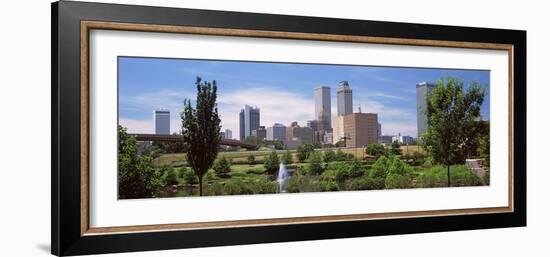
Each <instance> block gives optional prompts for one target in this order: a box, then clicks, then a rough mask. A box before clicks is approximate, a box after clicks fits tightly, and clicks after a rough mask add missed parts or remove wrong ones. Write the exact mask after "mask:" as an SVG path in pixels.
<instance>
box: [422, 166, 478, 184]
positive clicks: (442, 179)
mask: <svg viewBox="0 0 550 257" xmlns="http://www.w3.org/2000/svg"><path fill="white" fill-rule="evenodd" d="M447 179H448V178H447V167H446V166H442V165H437V166H433V167H431V168H430V169H428V170H426V171H424V174H422V175H421V176H420V180H421V182H422V186H423V187H446V186H447V183H448V182H447ZM480 185H483V181H482V180H481V179H480V178H479V177H478V176H477V175H476V174H474V173H473V172H472V171H471V170H470V169H469V168H468V167H466V165H452V166H451V186H453V187H459V186H480Z"/></svg>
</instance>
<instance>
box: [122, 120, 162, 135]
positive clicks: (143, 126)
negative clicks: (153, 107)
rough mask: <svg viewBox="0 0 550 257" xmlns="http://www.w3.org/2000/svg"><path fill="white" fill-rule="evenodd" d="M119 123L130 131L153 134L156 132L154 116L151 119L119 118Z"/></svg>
mask: <svg viewBox="0 0 550 257" xmlns="http://www.w3.org/2000/svg"><path fill="white" fill-rule="evenodd" d="M118 124H119V125H120V126H123V127H125V128H127V129H128V133H144V134H152V133H154V132H155V126H154V125H153V118H151V119H149V120H133V119H126V118H119V119H118Z"/></svg>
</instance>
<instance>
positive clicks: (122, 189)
mask: <svg viewBox="0 0 550 257" xmlns="http://www.w3.org/2000/svg"><path fill="white" fill-rule="evenodd" d="M152 160H153V158H151V157H150V156H139V155H138V147H137V140H136V138H135V137H133V136H128V134H127V132H126V128H124V127H122V126H120V125H119V126H118V197H119V198H122V199H132V198H147V197H154V196H156V195H157V193H158V192H159V190H160V188H161V187H162V184H163V181H162V175H163V174H162V173H160V172H159V171H157V170H155V169H153V168H152V167H151V161H152Z"/></svg>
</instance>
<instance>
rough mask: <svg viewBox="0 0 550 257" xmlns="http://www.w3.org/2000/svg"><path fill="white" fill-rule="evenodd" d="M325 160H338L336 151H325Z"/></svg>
mask: <svg viewBox="0 0 550 257" xmlns="http://www.w3.org/2000/svg"><path fill="white" fill-rule="evenodd" d="M323 160H324V161H325V162H332V161H336V153H335V152H334V151H333V150H327V151H325V154H324V158H323Z"/></svg>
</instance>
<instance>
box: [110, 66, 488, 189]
mask: <svg viewBox="0 0 550 257" xmlns="http://www.w3.org/2000/svg"><path fill="white" fill-rule="evenodd" d="M489 78H490V71H489V70H460V69H439V68H423V67H419V68H411V67H380V66H358V65H332V64H301V63H272V62H252V61H220V60H194V59H170V58H149V57H147V58H142V57H118V199H139V198H162V197H200V196H222V195H253V194H279V193H284V194H289V193H311V192H334V191H355V190H397V189H419V188H441V190H444V189H443V188H445V187H471V186H489V184H490V171H489V170H490V165H489V164H490V152H489V149H490V147H489V145H490V137H489V135H490V133H489V125H490V110H489V106H490V90H489V88H490V81H489V80H490V79H489Z"/></svg>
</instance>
